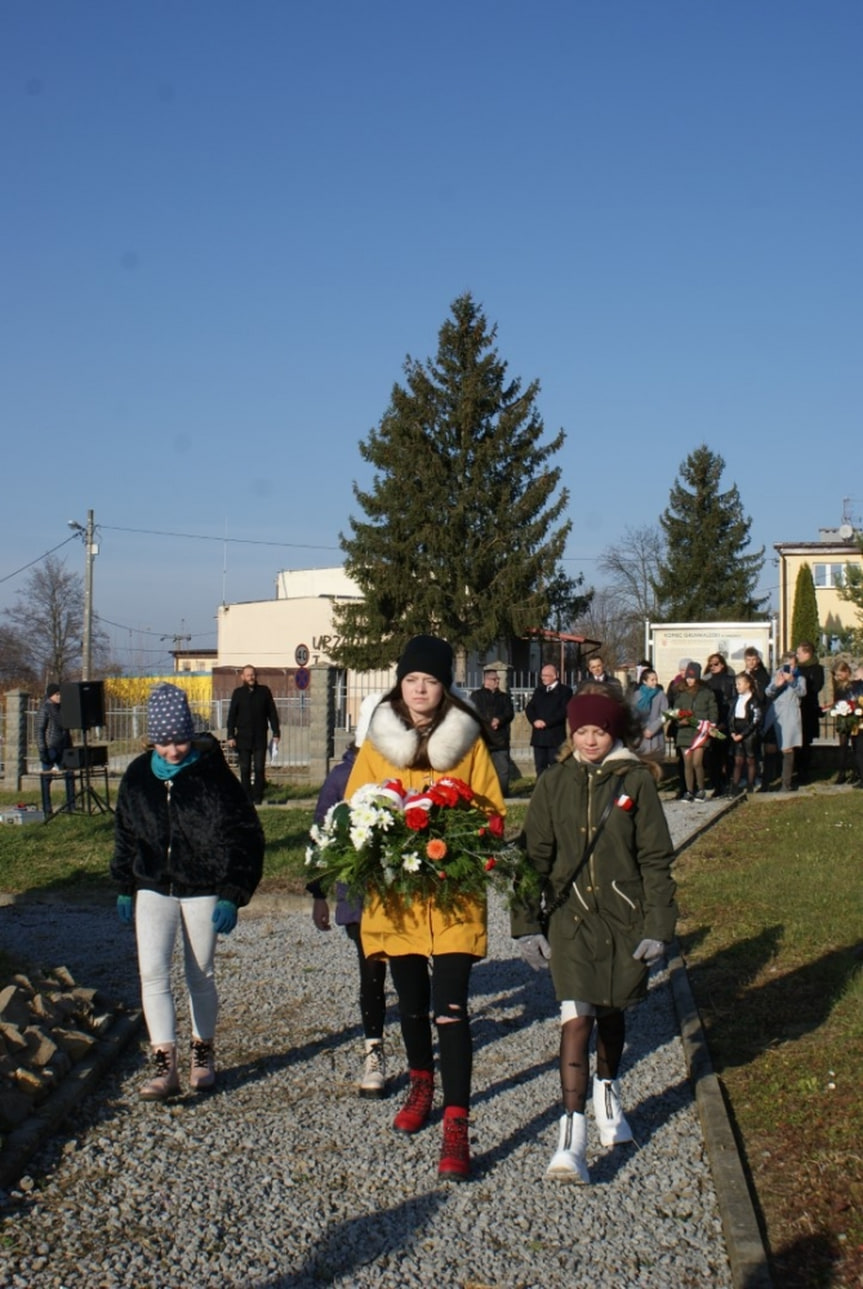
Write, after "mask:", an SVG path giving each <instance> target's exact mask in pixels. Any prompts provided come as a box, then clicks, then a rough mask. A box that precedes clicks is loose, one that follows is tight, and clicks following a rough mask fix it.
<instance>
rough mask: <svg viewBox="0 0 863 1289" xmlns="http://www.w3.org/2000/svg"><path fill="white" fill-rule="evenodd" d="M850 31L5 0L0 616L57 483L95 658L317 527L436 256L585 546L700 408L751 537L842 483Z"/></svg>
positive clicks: (203, 609)
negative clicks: (501, 372)
mask: <svg viewBox="0 0 863 1289" xmlns="http://www.w3.org/2000/svg"><path fill="white" fill-rule="evenodd" d="M861 55H863V5H861V4H860V3H859V0H825V3H823V4H813V3H811V0H805V2H801V0H762V2H761V3H758V4H751V3H749V2H748V0H722V2H721V3H720V2H719V0H715V2H714V3H706V2H700V0H681V2H677V0H567V2H551V3H542V2H540V3H537V4H529V3H527V0H520V2H518V3H516V2H515V0H494V2H492V0H435V3H433V4H432V3H430V2H426V3H411V2H410V0H407V2H406V0H400V2H399V3H390V2H389V0H380V2H377V0H374V2H372V3H368V4H357V3H356V2H355V0H335V2H333V0H330V3H326V2H323V3H319V4H313V3H310V2H306V3H294V2H292V0H249V2H247V3H240V0H233V2H232V3H226V2H225V0H184V3H181V4H176V3H171V4H168V3H160V2H159V0H126V2H125V3H123V4H118V3H116V0H110V2H108V0H89V2H87V3H85V2H84V0H75V2H72V3H70V2H69V0H62V3H61V2H60V0H42V2H41V3H38V4H34V3H31V2H29V0H5V3H4V4H3V6H2V8H0V96H2V97H0V147H2V151H0V155H2V157H3V161H2V166H3V178H4V183H3V189H4V200H3V225H4V232H3V237H2V239H0V284H2V296H3V302H4V305H3V317H4V324H5V325H4V340H3V344H2V346H0V389H2V395H0V398H2V403H0V406H2V421H3V427H4V433H3V438H4V442H5V445H6V447H5V452H4V461H5V463H6V467H7V470H6V471H4V476H5V477H4V484H5V487H4V504H3V521H4V522H3V542H2V558H0V579H2V580H0V620H2V613H3V611H4V609H6V608H8V607H9V605H11V603H12V602H13V601H14V599H15V596H16V594H17V593H18V592H20V590H21V589H22V588H23V586H24V584H25V581H26V576H27V575H26V572H24V573H19V572H18V570H19V569H21V568H22V567H23V566H24V565H26V564H28V563H30V561H32V560H35V559H37V558H38V557H39V556H40V555H42V554H43V552H45V551H47V550H50V549H52V548H54V547H56V546H57V545H58V544H59V543H61V542H64V541H66V539H67V538H68V537H69V536H70V530H69V529H68V527H67V520H68V519H75V520H77V521H79V522H81V523H83V522H85V520H86V514H87V511H88V510H89V509H92V510H93V511H94V514H95V519H96V523H97V526H98V527H99V530H100V531H99V544H100V553H99V556H98V558H97V560H96V562H95V568H94V603H95V608H96V611H97V612H98V613H99V614H100V615H101V617H102V618H103V619H105V620H107V621H108V622H110V623H112V624H117V625H116V626H111V628H110V630H111V635H112V639H113V642H114V651H115V653H116V655H117V656H118V657H120V659H121V660H122V661H124V662H126V663H127V664H131V665H141V664H144V665H146V666H150V665H158V662H159V659H160V656H161V659H162V660H164V656H165V655H164V650H165V649H166V648H168V647H170V646H169V644H165V643H164V642H162V641H161V640H160V637H161V636H162V635H168V636H172V635H174V634H179V633H181V632H182V633H185V634H189V635H191V636H192V637H193V640H194V643H195V644H197V645H199V646H205V645H214V644H215V621H214V619H215V613H216V610H217V607H218V605H219V603H220V602H221V601H222V599H223V598H224V599H226V600H227V601H229V602H233V601H238V600H253V599H261V598H267V597H269V596H270V595H272V594H273V588H274V580H275V575H276V573H277V571H278V570H279V569H280V568H306V567H315V566H324V565H328V564H333V563H339V562H340V560H341V554H340V551H339V546H338V534H339V532H340V531H346V530H347V521H348V516H349V515H350V514H351V513H354V514H356V513H358V512H357V508H356V503H355V501H354V498H353V493H352V485H353V482H354V481H355V480H358V481H359V482H360V483H361V485H363V486H365V485H367V484H368V483H369V481H370V478H369V475H368V473H367V467H366V466H365V465H364V463H363V462H362V461H361V459H360V456H359V452H358V447H357V445H358V443H359V441H360V440H361V439H363V438H365V437H366V435H367V434H368V432H369V430H370V429H371V428H372V427H373V426H374V425H376V424H377V423H378V421H379V420H380V417H381V416H382V414H383V413H384V411H385V409H386V407H387V404H388V401H389V395H390V391H391V388H392V385H393V383H394V382H395V381H398V380H401V378H402V364H403V362H404V359H405V356H406V355H407V354H410V355H411V356H413V357H415V358H419V359H425V358H426V357H428V356H431V355H433V354H434V353H435V351H436V347H437V334H438V330H439V328H440V326H441V324H442V322H443V321H444V320H445V318H446V317H447V315H448V313H449V308H450V305H451V303H452V301H453V300H454V299H455V298H456V296H458V295H460V294H461V293H462V292H464V291H471V292H472V293H473V295H474V297H475V298H476V299H477V300H478V301H479V302H480V303H481V305H482V306H483V308H484V310H485V313H486V315H487V317H488V319H489V321H490V323H494V324H497V328H498V337H497V344H498V349H499V352H500V354H501V356H502V357H503V358H505V359H506V361H507V362H508V364H509V372H510V375H512V376H518V377H520V378H521V379H522V380H523V381H524V382H525V383H526V382H528V381H530V380H533V379H538V380H539V381H540V383H541V393H540V396H539V403H538V406H539V410H540V413H541V415H542V417H543V419H544V421H545V425H546V430H547V432H548V434H549V435H552V434H554V433H556V431H557V430H558V429H559V428H560V427H563V428H564V429H565V430H566V433H567V440H566V444H565V446H564V449H563V450H562V452H561V453H560V455H559V457H558V459H557V460H558V464H559V465H560V466H561V467H562V470H563V482H564V484H565V485H566V487H567V488H568V489H569V491H570V495H571V509H570V518H571V519H572V523H573V528H572V536H571V539H570V542H569V547H568V550H567V565H566V567H567V570H568V572H570V573H571V574H573V575H574V574H576V573H578V572H583V573H584V574H585V579H586V581H587V583H588V584H591V583H593V584H597V583H598V582H599V581H601V579H600V578H598V575H597V570H596V560H597V557H598V556H599V555H600V553H601V552H602V551H603V549H605V548H606V547H608V546H610V545H612V544H613V543H614V541H615V539H616V537H618V536H619V535H620V534H621V533H622V532H623V530H624V528H625V527H627V526H628V527H639V526H641V525H642V524H653V523H655V522H656V520H657V518H658V516H659V514H660V513H661V512H662V510H664V508H665V507H666V505H667V503H668V494H669V491H670V489H671V487H672V485H673V483H674V481H675V479H676V477H677V473H678V468H679V466H680V464H681V462H682V461H683V460H684V458H685V457H686V456H688V454H689V453H690V452H691V451H692V450H693V449H694V448H695V447H697V446H698V445H699V444H700V443H703V442H704V443H707V444H708V445H709V446H710V447H711V448H712V449H713V450H714V451H716V452H719V453H720V454H721V455H722V456H723V457H724V459H725V461H726V472H725V475H724V477H723V485H724V486H726V487H727V486H730V485H731V484H732V483H736V484H737V486H738V488H739V490H740V493H741V497H742V500H743V504H744V508H745V510H746V512H747V513H748V514H749V515H750V516H751V518H752V521H753V523H752V538H753V544H754V546H756V547H757V546H760V545H765V546H766V547H767V553H768V556H771V555H772V553H773V552H772V543H773V542H776V541H805V540H815V539H817V536H818V529H819V527H822V526H830V525H837V524H838V523H839V522H840V521H841V519H842V517H843V501H844V499H845V498H849V502H848V503H847V504H848V509H849V510H850V512H851V516H852V518H853V519H855V520H858V519H859V518H860V515H861V512H863V482H860V481H859V479H858V473H857V470H856V468H855V462H856V456H857V453H856V446H857V445H858V444H859V434H860V410H861V381H860V371H861V361H860V360H861V312H860V310H861V305H860V302H861V299H863V289H861V288H863V262H861V261H863V256H861V229H863V150H861V147H860V136H861V124H863V78H861V76H860V66H861ZM10 470H11V472H12V474H11V476H10V474H9V473H7V472H8V471H10ZM226 539H227V540H226ZM58 554H59V555H60V556H61V557H63V558H65V559H67V561H68V565H69V567H71V568H75V569H76V570H80V571H83V566H84V553H83V549H82V546H81V543H80V542H79V541H77V540H76V539H74V538H73V539H72V541H70V542H69V543H68V544H67V545H66V546H63V547H61V549H60V551H58ZM775 582H776V575H775V569H774V567H773V565H772V563H771V562H770V561H769V560H768V563H767V565H766V567H765V573H764V578H763V588H764V589H765V590H766V591H770V590H772V589H773V588H774V587H775Z"/></svg>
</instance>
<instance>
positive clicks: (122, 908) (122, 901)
mask: <svg viewBox="0 0 863 1289" xmlns="http://www.w3.org/2000/svg"><path fill="white" fill-rule="evenodd" d="M132 907H133V906H132V897H131V895H118V896H117V916H118V917H119V919H120V921H121V922H124V923H125V925H126V926H131V925H132Z"/></svg>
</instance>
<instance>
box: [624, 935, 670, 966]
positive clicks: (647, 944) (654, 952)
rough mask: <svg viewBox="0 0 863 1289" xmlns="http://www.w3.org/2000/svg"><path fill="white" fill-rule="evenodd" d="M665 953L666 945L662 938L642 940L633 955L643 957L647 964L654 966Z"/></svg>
mask: <svg viewBox="0 0 863 1289" xmlns="http://www.w3.org/2000/svg"><path fill="white" fill-rule="evenodd" d="M664 955H665V945H664V944H663V943H662V941H661V940H642V941H641V944H640V945H639V946H638V948H637V949H636V950H635V953H634V954H633V955H632V956H633V958H643V959H644V962H645V965H646V966H648V967H652V966H653V964H654V963H655V962H659V961H660V959H661V958H662V957H664Z"/></svg>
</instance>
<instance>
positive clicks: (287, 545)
mask: <svg viewBox="0 0 863 1289" xmlns="http://www.w3.org/2000/svg"><path fill="white" fill-rule="evenodd" d="M99 527H100V528H102V529H104V530H105V531H106V532H112V533H138V534H141V535H143V536H145V537H185V538H187V539H189V540H190V541H197V542H220V543H221V544H222V545H224V544H225V543H227V542H230V543H231V544H232V545H234V546H278V547H281V548H283V549H285V550H304V551H337V550H340V549H341V548H340V547H339V546H312V545H308V544H306V543H304V542H265V541H261V540H259V539H257V538H253V537H224V536H223V537H212V536H210V535H209V534H208V533H174V532H165V531H164V530H163V529H160V528H119V527H117V525H115V524H100V525H99Z"/></svg>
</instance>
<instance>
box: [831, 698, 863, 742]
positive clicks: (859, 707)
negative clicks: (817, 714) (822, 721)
mask: <svg viewBox="0 0 863 1289" xmlns="http://www.w3.org/2000/svg"><path fill="white" fill-rule="evenodd" d="M825 715H826V716H832V717H833V723H834V726H835V728H836V733H837V734H854V735H856V734H858V733H859V731H860V726H861V725H863V704H861V700H860V698H840V700H839V702H838V703H834V705H833V706H832V707H830V708H828V709H827V710H826V711H825Z"/></svg>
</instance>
